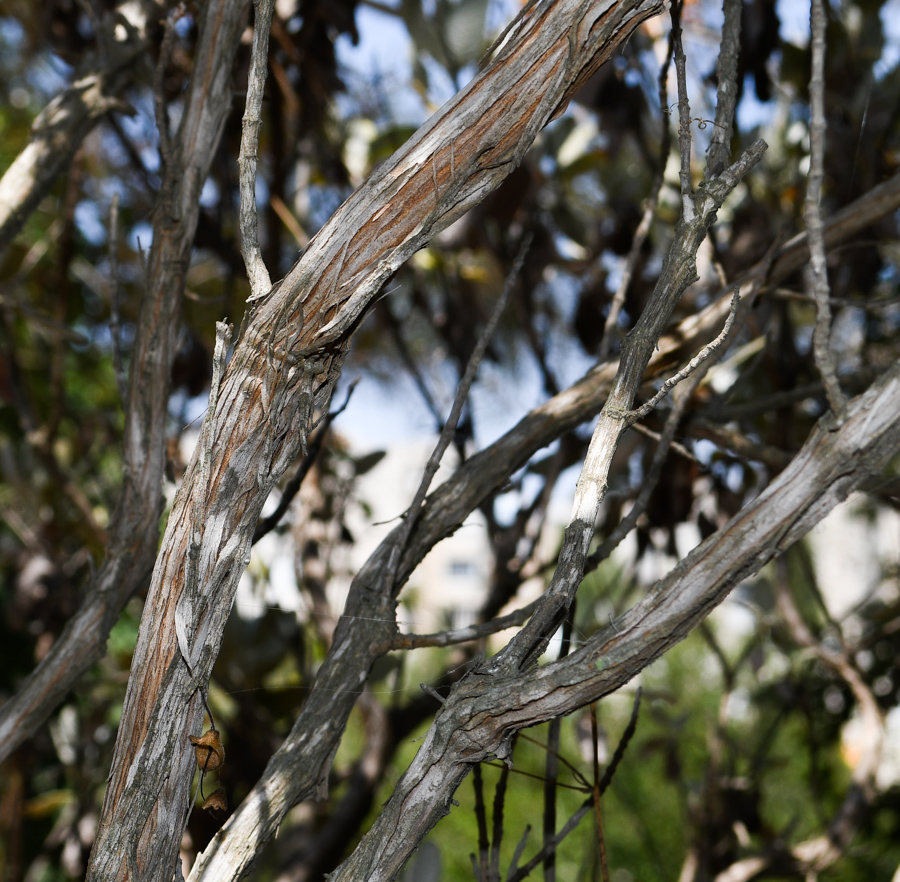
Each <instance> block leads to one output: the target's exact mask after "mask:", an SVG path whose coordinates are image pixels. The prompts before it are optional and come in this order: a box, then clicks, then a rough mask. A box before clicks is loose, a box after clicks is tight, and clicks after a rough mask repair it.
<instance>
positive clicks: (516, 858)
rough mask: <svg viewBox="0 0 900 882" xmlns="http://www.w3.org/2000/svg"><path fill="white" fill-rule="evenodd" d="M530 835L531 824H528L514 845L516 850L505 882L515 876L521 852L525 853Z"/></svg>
mask: <svg viewBox="0 0 900 882" xmlns="http://www.w3.org/2000/svg"><path fill="white" fill-rule="evenodd" d="M530 833H531V824H528V825H527V826H526V827H525V830H524V832H523V833H522V838H521V839H520V840H519V841H518V843H516V850H515V851H514V852H513V856H512V860H511V861H510V862H509V870H507V873H506V879H507V882H509V880H510V879H511V878H512V877H513V876H515V875H516V870H517V869H518V867H519V861H520V860H522V852H523V851H525V846H526V845H527V844H528V836H529V835H530Z"/></svg>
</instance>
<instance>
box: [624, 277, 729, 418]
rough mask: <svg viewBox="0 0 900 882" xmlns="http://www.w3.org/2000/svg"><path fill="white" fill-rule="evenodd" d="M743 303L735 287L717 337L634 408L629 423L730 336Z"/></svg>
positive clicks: (644, 412) (648, 408) (661, 397)
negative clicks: (722, 325)
mask: <svg viewBox="0 0 900 882" xmlns="http://www.w3.org/2000/svg"><path fill="white" fill-rule="evenodd" d="M740 305H741V293H740V289H739V288H735V289H734V292H733V293H732V295H731V309H729V311H728V318H726V319H725V326H724V327H723V328H722V330H721V332H720V333H719V336H718V337H716V339H715V340H713V341H712V342H711V343H707V344H706V346H704V347H703V348H702V349H701V350H700V351H699V352H698V353H697V354H696V355H695V356H694V357H693V358H692V359H691V360H690V361H689V362H688V363H687V365H686V366H685V367H683V368H682V369H681V370H680V371H678V373H677V374H675V375H674V376H672V377H669V379H668V380H666V381H665V382H664V383H663V384H662V386H661V387H660V389H659V391H658V392H657V393H656V395H654V396H653V397H652V398H651V399H650V400H649V401H646V402H644V404H642V405H641V406H640V407H636V408H635V409H634V410H632V411H631V412H630V413H629V414H628V416H627V417H626V418H625V419H626V422H628V423H629V424H631V423H635V422H637V421H638V420H640V419H643V418H644V417H645V416H647V414H648V413H650V411H651V410H653V408H654V407H656V405H657V404H659V402H660V401H662V400H663V398H665V397H666V395H668V394H669V392H670V391H671V390H672V389H674V388H675V386H677V385H678V384H679V383H680V382H681V381H682V380H684V379H687V377H689V376H690V375H691V374H692V373H694V371H695V370H697V368H698V367H700V365H701V364H703V362H704V361H706V360H707V359H708V358H709V357H710V356H711V355H712V354H713V353H714V352H715V351H716V350H717V349H718V348H719V347H720V346H721V345H722V344H723V343H724V342H725V339H726V338H727V337H728V334H729V333H730V332H731V326H732V325H733V324H734V319H735V316H736V315H737V311H738V307H739V306H740Z"/></svg>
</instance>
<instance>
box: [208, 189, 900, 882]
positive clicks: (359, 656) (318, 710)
mask: <svg viewBox="0 0 900 882" xmlns="http://www.w3.org/2000/svg"><path fill="white" fill-rule="evenodd" d="M876 190H878V192H877V193H876V191H872V194H871V195H870V196H867V197H863V198H862V199H860V200H858V201H857V202H856V203H853V205H851V206H848V208H847V209H846V210H845V211H844V212H841V213H839V214H838V215H837V216H836V217H835V219H834V220H833V222H830V223H829V224H828V227H827V231H831V233H830V235H831V236H832V238H833V241H837V237H838V236H848V235H852V234H853V233H854V232H856V231H857V230H858V229H860V227H861V226H864V225H865V223H868V222H871V220H872V219H873V218H874V217H876V216H877V213H878V212H882V211H883V212H890V211H893V210H895V208H897V207H900V175H898V176H897V178H896V179H895V180H894V181H893V183H892V185H891V189H889V191H888V192H887V193H885V192H884V191H882V190H881V189H880V188H876ZM828 234H829V233H828V232H826V235H828ZM805 243H806V237H805V234H801V235H800V236H798V237H796V238H795V239H794V240H792V242H791V243H789V246H786V247H785V249H782V250H781V251H780V252H779V253H778V255H776V263H775V265H774V266H773V267H772V269H771V275H770V276H767V272H768V269H769V260H768V259H767V260H765V261H763V262H761V263H760V264H759V265H758V266H757V267H755V268H753V269H752V270H751V271H750V272H749V273H747V275H746V276H745V277H744V280H743V287H744V289H745V290H744V294H745V295H746V297H747V299H752V295H753V292H754V290H755V289H756V288H758V286H759V283H760V279H761V278H763V277H768V278H770V279H771V281H772V283H773V284H776V283H777V282H778V281H780V280H782V279H783V278H785V276H786V275H787V274H790V273H791V272H793V271H794V268H795V267H796V266H797V265H799V264H801V263H802V261H803V260H805V259H806V254H807V252H806V250H805V249H806V244H805ZM727 293H728V292H725V291H723V292H720V294H719V295H718V297H717V299H716V301H715V302H713V303H712V304H711V305H710V306H709V307H707V308H706V309H705V310H703V311H702V312H701V313H700V314H698V315H695V316H691V317H689V318H687V319H685V320H684V321H682V322H681V323H680V324H679V325H678V326H677V327H676V328H675V329H674V330H673V331H672V332H671V333H670V334H667V335H666V336H664V337H663V338H661V340H660V341H659V345H658V346H657V348H656V349H655V350H654V352H653V354H652V356H651V359H650V362H649V364H648V368H647V374H648V377H647V379H650V378H651V377H653V376H656V375H658V374H659V373H660V372H661V371H663V370H666V369H669V368H670V367H671V365H672V364H677V363H678V362H680V361H681V360H683V358H684V353H686V352H691V351H694V350H696V348H697V347H698V346H700V345H702V344H703V343H704V342H706V341H708V340H711V339H712V338H713V337H714V336H715V334H716V331H717V329H718V328H719V326H720V325H721V323H722V321H723V319H724V318H725V315H726V314H727V311H728V306H729V302H728V299H727V296H726V295H727ZM614 375H615V365H614V364H613V365H611V364H604V365H598V366H597V367H596V368H594V369H593V370H592V371H590V372H589V373H588V374H587V375H586V376H585V377H584V378H583V379H582V380H580V381H579V382H578V383H576V384H575V385H573V386H572V387H570V388H569V389H566V390H564V391H563V392H561V393H559V394H558V395H556V396H554V397H553V398H551V399H550V400H548V401H546V402H544V403H543V404H542V405H540V406H539V407H537V408H535V409H534V410H533V411H531V413H529V414H528V415H527V416H525V417H524V418H523V419H522V420H521V421H520V422H519V423H518V424H517V425H516V426H514V427H513V428H512V429H510V431H509V432H507V433H506V434H505V435H504V436H502V437H501V438H500V439H498V440H497V441H496V442H495V443H494V444H492V445H491V446H490V447H488V448H486V449H485V450H482V451H480V452H478V453H476V454H474V455H473V456H471V457H469V459H467V460H466V462H465V463H464V464H463V465H462V466H461V467H460V468H459V469H457V471H456V472H455V473H454V474H453V475H452V476H451V477H450V478H449V479H448V480H447V481H446V482H445V483H444V484H442V485H441V486H440V487H438V488H436V489H435V490H434V491H433V492H432V493H431V494H430V495H429V496H428V498H427V500H426V502H425V506H424V508H423V511H422V515H421V516H420V518H419V519H418V521H417V523H416V526H415V529H414V530H413V532H412V534H411V535H410V538H409V542H408V543H407V546H406V550H405V552H404V554H403V556H402V557H401V561H400V567H399V573H398V578H397V579H396V581H395V583H394V590H395V591H396V590H399V588H400V587H401V586H402V585H403V584H404V583H405V582H406V580H407V579H408V578H409V576H410V575H411V573H412V572H413V570H415V568H416V567H417V566H418V564H419V563H420V562H421V561H422V559H423V558H424V557H425V555H426V554H427V553H428V551H429V550H430V549H431V548H433V547H434V546H435V545H436V544H437V543H438V542H439V541H440V540H441V539H443V538H444V537H445V536H448V535H450V534H451V533H453V532H454V531H455V530H456V529H458V528H459V526H460V525H461V524H462V523H463V522H464V521H465V519H466V518H467V517H468V516H469V514H470V513H471V512H472V511H474V510H475V509H476V508H477V507H478V506H479V505H480V504H481V503H482V502H483V501H484V500H485V499H486V498H488V497H489V496H490V494H491V493H493V492H495V491H496V490H497V489H498V488H499V487H501V486H502V485H503V484H505V483H506V482H507V481H508V480H509V477H510V475H511V474H512V473H513V472H515V471H516V470H518V469H520V468H521V467H522V466H524V465H525V463H526V462H527V461H528V460H529V459H530V457H531V456H532V455H533V454H534V453H535V452H537V451H538V450H540V449H541V448H542V447H545V446H546V445H547V444H550V443H551V442H552V441H554V440H555V439H557V438H559V437H561V436H562V435H564V434H565V433H567V432H569V431H571V430H572V429H574V428H575V427H576V426H578V425H580V424H581V423H583V422H584V421H585V420H587V419H589V418H591V417H592V416H593V415H594V414H596V413H597V412H598V411H599V409H600V408H601V407H602V405H603V402H604V400H605V399H606V396H607V395H608V394H609V389H610V385H611V383H612V380H613V378H614ZM398 529H399V528H398ZM394 541H395V537H394V535H393V534H391V535H390V536H388V537H387V538H386V539H385V540H384V542H383V543H382V544H381V545H380V546H379V548H378V549H376V551H375V552H374V553H373V554H372V556H371V557H370V558H369V560H368V561H367V562H366V564H365V565H364V566H363V567H362V568H361V569H360V571H359V572H358V573H357V575H356V577H355V578H354V580H353V585H352V586H351V588H350V592H349V595H348V600H347V605H346V607H345V609H344V614H343V616H342V617H341V619H340V622H339V624H338V628H337V630H336V631H335V634H334V642H333V644H332V648H331V651H330V653H329V655H328V656H327V657H326V659H325V661H324V663H323V665H322V668H321V669H320V670H319V673H318V677H317V679H316V684H315V686H314V688H313V691H312V693H311V695H310V696H309V698H308V700H307V702H306V703H305V704H304V706H303V709H302V711H301V713H300V715H299V717H298V718H297V720H296V721H295V723H294V726H293V727H292V729H291V732H290V734H289V735H288V737H287V739H286V740H285V741H284V743H283V744H282V746H281V747H280V748H279V749H278V751H277V752H276V753H275V755H274V756H273V757H272V759H271V760H270V762H269V764H268V766H267V767H266V770H265V772H264V773H263V775H262V777H261V778H260V780H259V781H258V782H257V784H256V785H255V786H254V788H253V790H251V792H250V794H249V795H248V797H247V799H246V800H245V801H244V803H243V804H242V805H241V806H240V807H239V808H238V809H237V810H236V811H235V813H234V815H232V817H231V818H230V819H229V820H228V822H227V823H226V825H225V826H224V827H223V829H222V830H221V831H220V832H219V834H218V835H217V836H216V837H215V838H214V839H213V841H212V842H211V843H210V845H209V847H208V848H207V850H206V851H205V852H204V853H203V854H201V855H200V856H199V857H198V859H197V862H196V863H195V865H194V869H193V870H192V874H191V880H192V882H200V880H204V882H207V880H214V882H219V880H220V879H223V878H230V877H231V876H233V875H234V874H238V873H239V872H241V868H243V867H246V866H247V865H248V864H249V862H250V861H251V860H252V859H253V855H254V854H255V853H257V852H258V850H259V848H260V846H261V845H262V844H263V843H265V841H266V840H267V839H268V838H269V837H270V836H271V835H273V834H274V831H275V830H276V829H277V825H278V821H279V819H280V818H281V817H282V815H283V814H284V812H286V811H287V809H288V808H289V807H290V806H291V805H293V804H294V803H295V802H298V801H300V800H301V799H305V798H309V797H310V796H312V795H314V794H315V793H316V791H317V787H318V789H319V791H320V792H321V784H320V782H324V780H325V777H326V776H327V773H328V768H329V766H330V763H331V758H332V756H333V754H334V751H335V750H336V749H337V745H338V743H339V741H340V738H341V734H342V733H343V731H344V728H345V726H346V722H347V718H348V717H349V715H350V711H351V710H352V708H353V706H354V704H355V700H356V693H357V692H358V690H359V683H361V682H363V681H364V680H365V678H366V676H367V673H368V671H369V670H370V668H371V666H372V665H373V664H374V662H375V661H376V660H377V659H378V658H380V657H381V656H382V655H383V654H384V653H385V652H387V651H388V650H389V649H390V648H392V646H393V645H394V644H393V641H394V639H395V636H396V635H395V634H394V631H393V626H392V624H391V623H392V622H393V620H394V608H393V602H392V598H391V597H385V596H384V595H383V594H382V593H380V591H379V589H381V588H383V581H382V579H381V573H382V570H383V568H384V567H385V566H386V565H387V560H388V557H389V552H390V549H391V548H392V546H393V543H394ZM401 639H402V638H401Z"/></svg>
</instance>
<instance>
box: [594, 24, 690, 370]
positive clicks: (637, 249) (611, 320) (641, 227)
mask: <svg viewBox="0 0 900 882" xmlns="http://www.w3.org/2000/svg"><path fill="white" fill-rule="evenodd" d="M673 48H674V43H673V42H672V35H671V32H670V34H669V48H668V51H667V52H666V58H665V61H663V63H662V65H661V66H660V69H659V106H660V107H662V108H665V107H666V106H667V105H668V102H669V99H668V88H667V85H666V83H667V80H668V77H669V65H670V64H671V63H672V51H673ZM660 116H661V125H660V130H661V131H660V135H661V137H660V148H659V168H658V169H657V172H656V178H655V179H654V181H653V187H652V189H651V191H650V196H649V198H648V199H647V201H646V203H645V204H644V214H643V216H642V217H641V222H640V223H639V224H638V227H637V229H636V230H635V232H634V238H633V239H632V240H631V250H630V251H629V252H628V257H627V258H626V259H625V266H624V268H623V269H622V278H621V279H620V280H619V285H618V287H617V288H616V293H615V294H614V295H613V299H612V301H610V304H609V312H608V313H607V315H606V321H605V322H604V323H603V339H602V340H601V341H600V352H599V355H598V361H600V362H604V361H607V360H608V359H609V356H610V353H611V352H612V344H613V339H614V336H615V330H616V325H617V324H618V323H619V316H620V315H621V314H622V307H623V306H624V305H625V295H626V294H627V293H628V288H629V287H630V285H631V280H632V278H633V277H634V271H635V269H636V267H637V263H638V260H639V259H640V256H641V249H642V248H643V247H644V242H646V241H647V236H648V235H649V234H650V225H651V223H652V222H653V216H654V215H655V214H656V208H657V206H658V205H659V194H660V191H661V190H662V186H663V184H664V183H665V170H666V163H667V161H668V159H669V150H671V148H672V136H671V134H670V132H669V119H668V116H667V115H666V113H665V112H663V113H662V114H661V115H660Z"/></svg>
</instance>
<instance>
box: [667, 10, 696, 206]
mask: <svg viewBox="0 0 900 882" xmlns="http://www.w3.org/2000/svg"><path fill="white" fill-rule="evenodd" d="M681 8H682V3H681V0H674V2H673V3H672V9H671V13H672V44H673V46H674V55H675V79H676V82H677V83H678V152H679V155H680V156H681V168H680V171H679V173H678V177H679V179H680V181H681V211H682V218H683V220H684V221H685V222H687V223H690V222H691V221H693V219H694V213H695V211H694V200H693V194H694V188H693V180H692V177H691V104H690V101H689V100H688V93H687V62H686V59H685V57H684V47H683V46H682V43H681Z"/></svg>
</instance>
